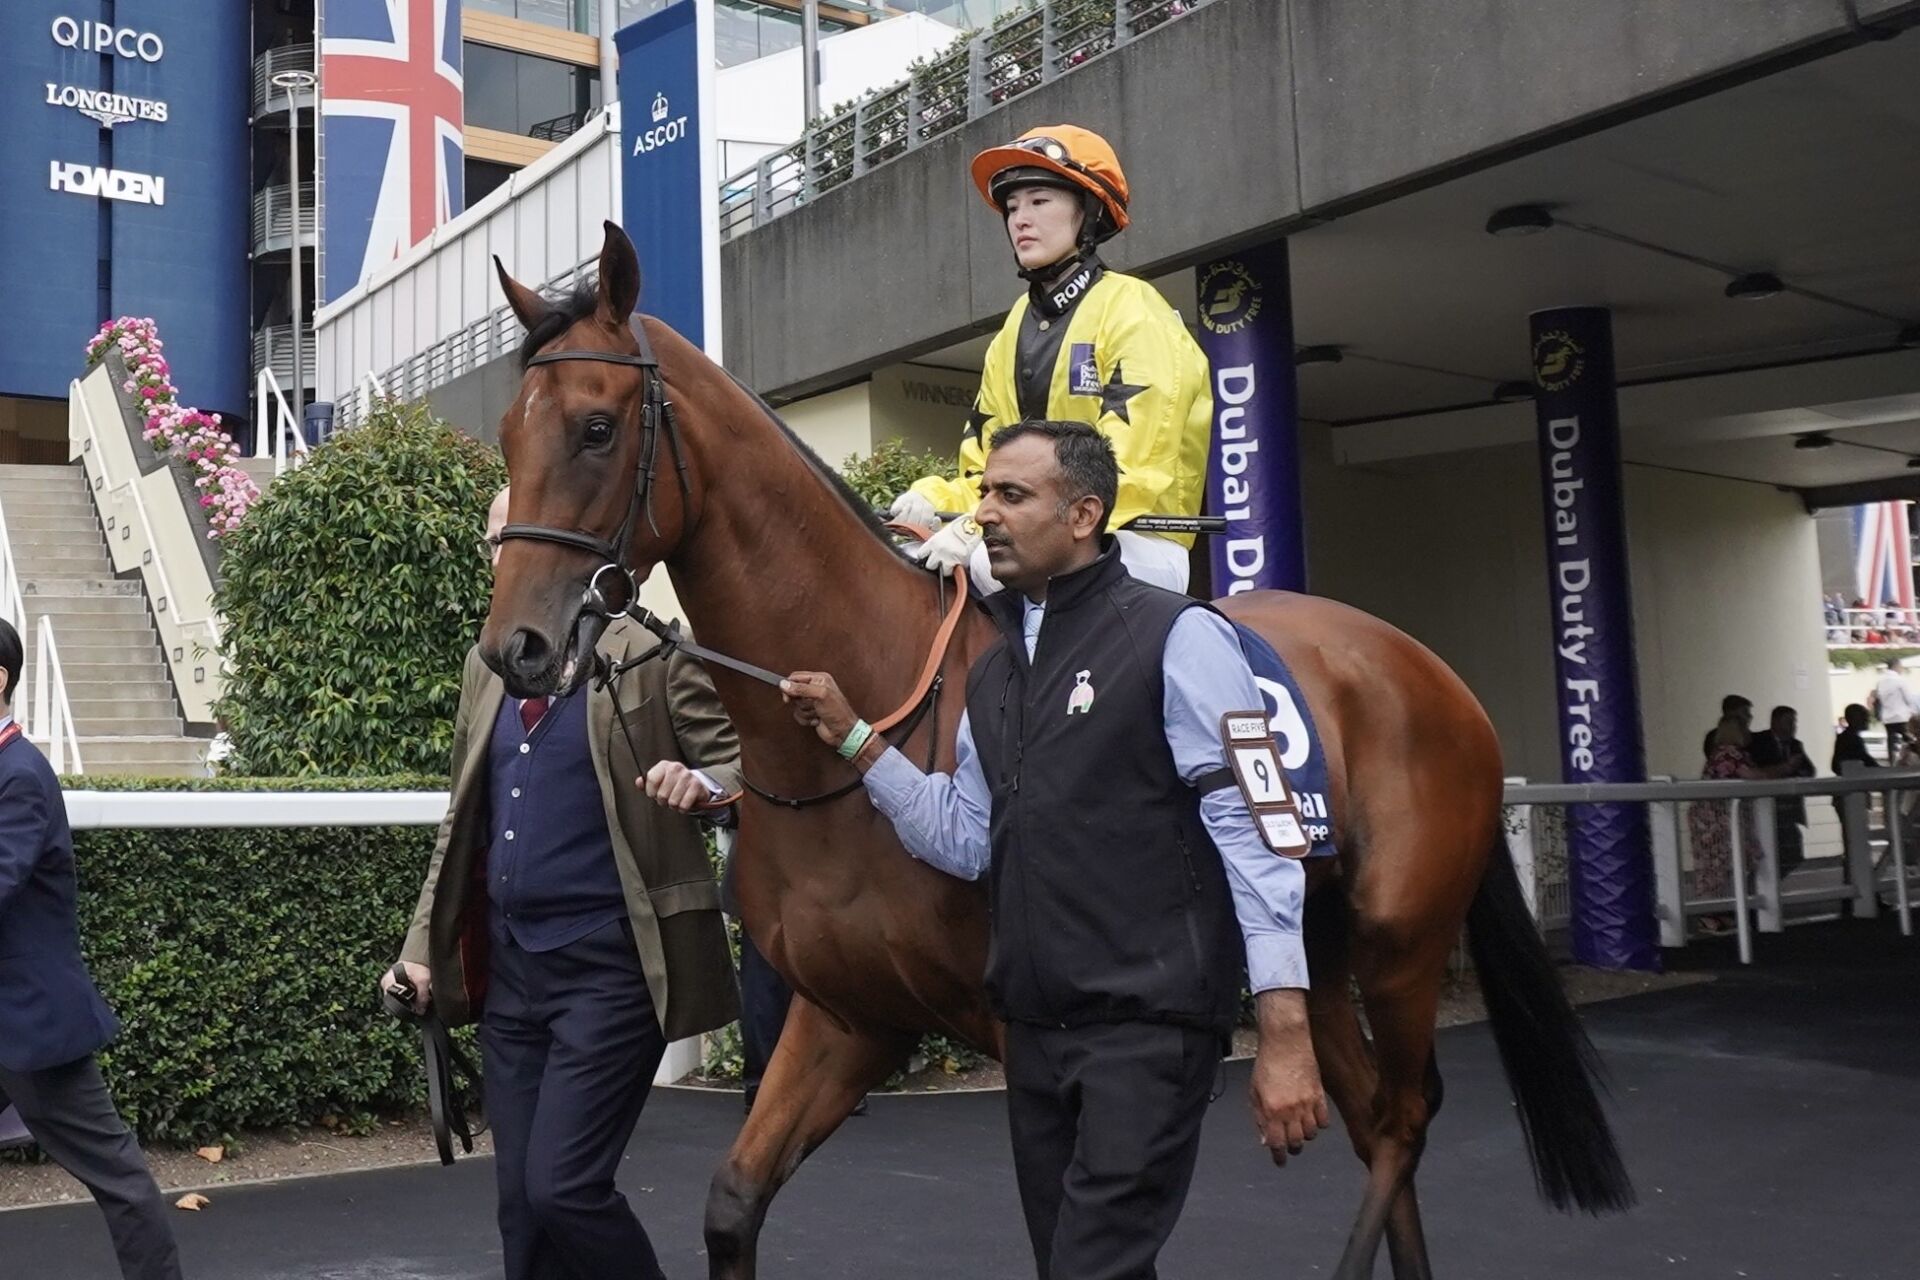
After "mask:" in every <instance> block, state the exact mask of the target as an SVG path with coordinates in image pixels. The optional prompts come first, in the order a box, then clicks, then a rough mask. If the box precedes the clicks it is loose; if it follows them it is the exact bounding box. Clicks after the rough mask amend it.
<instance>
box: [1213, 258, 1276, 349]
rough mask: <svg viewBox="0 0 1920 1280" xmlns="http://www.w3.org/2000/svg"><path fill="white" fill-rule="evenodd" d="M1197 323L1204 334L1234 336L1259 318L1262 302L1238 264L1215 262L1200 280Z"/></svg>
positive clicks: (1251, 278)
mask: <svg viewBox="0 0 1920 1280" xmlns="http://www.w3.org/2000/svg"><path fill="white" fill-rule="evenodd" d="M1199 294H1200V323H1201V324H1202V325H1204V326H1206V330H1207V332H1208V333H1238V332H1240V331H1241V330H1242V329H1244V328H1246V327H1247V326H1248V325H1250V324H1252V323H1253V322H1254V321H1255V320H1256V319H1258V318H1259V315H1260V309H1261V307H1263V306H1264V305H1266V299H1265V297H1264V294H1263V291H1262V289H1261V287H1260V282H1259V281H1258V280H1256V279H1255V278H1254V275H1253V272H1251V271H1249V270H1247V268H1246V266H1245V265H1244V264H1242V263H1239V262H1235V261H1233V260H1231V259H1229V260H1227V261H1225V262H1216V263H1214V264H1213V265H1212V266H1210V267H1208V268H1207V270H1206V274H1204V275H1202V276H1201V277H1200V289H1199Z"/></svg>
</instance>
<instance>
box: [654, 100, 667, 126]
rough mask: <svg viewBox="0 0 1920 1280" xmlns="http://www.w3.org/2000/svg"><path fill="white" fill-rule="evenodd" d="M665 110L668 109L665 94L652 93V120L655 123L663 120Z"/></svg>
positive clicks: (665, 113)
mask: <svg viewBox="0 0 1920 1280" xmlns="http://www.w3.org/2000/svg"><path fill="white" fill-rule="evenodd" d="M667 110H668V108H667V95H666V94H664V93H656V94H654V95H653V122H654V123H655V124H659V123H660V122H661V121H662V120H665V119H666V118H667Z"/></svg>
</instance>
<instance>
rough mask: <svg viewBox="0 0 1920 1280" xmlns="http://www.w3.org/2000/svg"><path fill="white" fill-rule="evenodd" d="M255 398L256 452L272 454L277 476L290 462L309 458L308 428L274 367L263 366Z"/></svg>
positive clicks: (259, 455)
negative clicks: (305, 426)
mask: <svg viewBox="0 0 1920 1280" xmlns="http://www.w3.org/2000/svg"><path fill="white" fill-rule="evenodd" d="M253 401H254V414H253V421H254V432H253V456H254V457H256V458H272V459H273V474H274V475H276V476H278V475H281V474H283V473H284V472H285V471H286V469H287V467H288V466H289V465H294V466H298V465H299V464H300V463H302V462H304V461H306V457H307V434H306V431H305V430H304V429H303V428H302V424H301V423H300V422H299V421H297V420H296V419H295V418H294V416H293V409H292V408H291V407H290V406H289V405H288V404H287V397H286V396H285V395H284V394H282V392H281V390H280V379H278V378H276V377H274V376H273V370H271V369H262V370H260V372H259V373H258V374H257V375H255V377H254V381H253ZM269 435H271V436H272V437H273V439H272V441H271V442H269V441H268V439H267V437H268V436H269Z"/></svg>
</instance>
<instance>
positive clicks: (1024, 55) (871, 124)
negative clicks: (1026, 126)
mask: <svg viewBox="0 0 1920 1280" xmlns="http://www.w3.org/2000/svg"><path fill="white" fill-rule="evenodd" d="M1209 3H1211V0H1044V2H1043V3H1041V4H1038V5H1036V6H1034V8H1032V9H1030V10H1028V11H1026V12H1024V13H1021V14H1020V15H1019V16H1017V17H1013V18H1010V19H1007V20H1003V21H1002V22H1000V23H999V24H998V25H996V26H994V27H990V28H988V29H987V30H984V31H980V32H976V33H975V34H973V35H972V36H969V37H967V38H966V39H964V40H960V41H956V42H955V43H954V45H953V46H952V47H951V48H949V49H948V50H947V51H946V52H945V53H942V54H940V55H939V56H938V57H936V58H934V59H932V60H931V61H929V62H927V63H925V64H924V65H922V66H921V67H920V68H919V69H918V70H916V71H915V72H914V73H913V76H912V78H911V79H908V80H905V81H902V82H901V83H900V84H897V85H894V86H892V87H891V88H888V89H882V90H880V91H879V92H877V93H874V94H872V95H870V96H868V97H867V99H866V100H865V101H863V102H861V103H860V104H859V105H857V106H855V107H853V108H851V109H850V110H847V111H843V112H841V113H840V114H839V115H836V116H830V117H828V118H827V119H825V120H822V121H821V122H820V123H819V124H817V125H816V126H815V127H814V128H813V129H811V130H810V131H809V132H808V133H807V135H806V136H805V137H804V138H802V139H801V140H800V141H798V142H796V143H794V144H793V145H791V146H788V147H783V148H781V149H780V150H779V151H775V152H773V153H772V154H771V155H768V156H766V157H764V158H762V159H761V160H760V161H759V162H758V163H757V164H755V165H754V166H753V167H752V168H750V169H744V170H742V171H741V172H739V173H736V174H734V175H733V176H732V177H730V178H728V179H727V180H726V181H725V182H724V183H723V184H722V185H721V188H720V238H721V239H722V240H731V239H732V238H733V237H735V236H737V235H742V234H744V233H746V232H748V231H751V230H752V229H753V228H754V227H757V226H761V225H763V224H765V223H767V222H769V221H771V220H772V219H774V218H777V217H779V216H780V215H781V214H783V213H790V212H791V211H793V210H794V209H796V208H798V207H799V206H801V205H803V204H805V203H806V202H807V201H809V200H811V199H813V198H814V197H816V196H818V195H820V194H821V193H822V192H825V191H831V190H832V189H833V188H834V187H837V186H839V185H840V184H841V183H843V182H846V181H847V180H848V179H850V178H857V177H859V176H861V175H862V174H864V173H866V172H867V171H868V170H869V169H872V168H874V167H875V166H876V165H881V164H885V163H886V162H887V161H889V160H893V159H896V158H898V157H900V156H903V155H905V154H907V153H908V152H909V151H912V150H914V149H916V148H918V147H920V146H923V145H925V144H926V143H927V142H928V141H929V140H931V139H933V138H937V137H939V136H940V135H942V134H944V133H948V132H951V131H952V130H954V129H957V128H959V127H960V126H961V125H963V124H965V123H966V122H967V121H969V120H972V119H975V118H977V117H979V116H981V115H984V114H985V113H986V112H988V111H991V110H993V109H994V108H995V107H998V106H1000V105H1001V104H1002V103H1005V102H1008V101H1010V100H1012V99H1013V98H1017V97H1019V96H1020V95H1021V94H1023V93H1026V92H1027V91H1029V90H1031V89H1037V88H1039V87H1040V86H1041V85H1043V84H1046V83H1048V82H1049V81H1052V80H1056V79H1058V78H1059V77H1061V76H1063V75H1066V74H1067V73H1068V72H1070V71H1072V70H1074V69H1075V68H1077V67H1080V66H1082V65H1084V64H1085V63H1087V62H1089V61H1091V60H1092V59H1094V58H1098V57H1100V56H1101V55H1102V54H1105V53H1109V52H1111V51H1113V50H1114V49H1117V48H1119V47H1120V46H1121V45H1123V44H1126V43H1127V42H1128V41H1131V40H1134V39H1137V38H1138V37H1140V36H1142V35H1144V34H1146V33H1147V32H1149V31H1151V30H1153V29H1154V28H1155V27H1158V26H1160V25H1161V24H1163V23H1166V22H1169V21H1171V20H1173V19H1175V18H1179V17H1182V16H1184V15H1186V14H1189V13H1192V12H1193V11H1194V10H1195V9H1198V8H1200V7H1201V6H1202V5H1205V4H1209Z"/></svg>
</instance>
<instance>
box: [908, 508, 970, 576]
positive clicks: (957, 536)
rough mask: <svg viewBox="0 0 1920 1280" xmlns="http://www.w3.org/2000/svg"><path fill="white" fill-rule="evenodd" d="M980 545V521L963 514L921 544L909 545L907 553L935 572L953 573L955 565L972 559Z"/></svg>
mask: <svg viewBox="0 0 1920 1280" xmlns="http://www.w3.org/2000/svg"><path fill="white" fill-rule="evenodd" d="M979 545H980V524H979V522H978V521H976V520H975V519H974V518H973V517H972V516H961V517H960V518H959V519H958V520H954V521H951V522H949V523H948V525H947V527H946V528H944V529H942V530H941V531H940V532H938V533H936V534H934V535H933V536H932V537H931V538H928V539H927V540H926V541H925V542H923V543H921V544H920V545H919V546H917V547H909V548H908V549H907V554H908V555H910V556H912V557H913V558H914V559H915V560H919V561H921V562H922V563H924V564H925V565H926V566H927V568H929V569H931V570H933V571H934V572H935V573H951V572H953V567H954V566H955V565H960V564H965V563H967V561H969V560H971V559H972V558H973V549H974V548H975V547H977V546H979Z"/></svg>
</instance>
